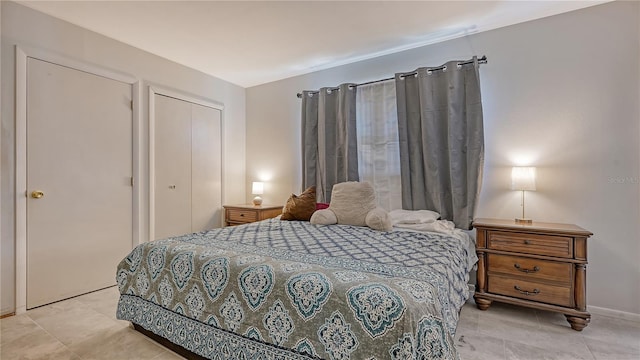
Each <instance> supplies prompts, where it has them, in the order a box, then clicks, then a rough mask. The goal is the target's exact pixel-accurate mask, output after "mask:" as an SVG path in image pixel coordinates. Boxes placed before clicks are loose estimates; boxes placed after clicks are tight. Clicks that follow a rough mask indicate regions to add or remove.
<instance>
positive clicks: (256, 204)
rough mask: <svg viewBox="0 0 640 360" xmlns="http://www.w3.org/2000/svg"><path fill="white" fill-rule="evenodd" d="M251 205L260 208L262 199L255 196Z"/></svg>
mask: <svg viewBox="0 0 640 360" xmlns="http://www.w3.org/2000/svg"><path fill="white" fill-rule="evenodd" d="M253 205H255V206H260V205H262V198H261V197H260V196H256V197H254V198H253Z"/></svg>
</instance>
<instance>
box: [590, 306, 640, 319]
mask: <svg viewBox="0 0 640 360" xmlns="http://www.w3.org/2000/svg"><path fill="white" fill-rule="evenodd" d="M587 311H588V312H590V313H591V314H592V315H601V316H608V317H612V318H616V319H622V320H629V321H635V322H640V314H635V313H630V312H626V311H620V310H614V309H608V308H603V307H599V306H590V305H587Z"/></svg>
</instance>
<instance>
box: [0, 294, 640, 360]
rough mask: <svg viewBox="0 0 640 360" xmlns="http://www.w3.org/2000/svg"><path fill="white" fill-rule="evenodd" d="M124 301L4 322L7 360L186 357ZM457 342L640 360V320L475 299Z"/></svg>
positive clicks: (470, 350)
mask: <svg viewBox="0 0 640 360" xmlns="http://www.w3.org/2000/svg"><path fill="white" fill-rule="evenodd" d="M117 301H118V290H117V288H116V287H112V288H108V289H105V290H101V291H98V292H94V293H91V294H87V295H83V296H79V297H76V298H73V299H69V300H66V301H62V302H59V303H55V304H52V305H48V306H44V307H41V308H38V309H34V310H30V311H28V312H27V313H26V314H23V315H19V316H11V317H8V318H5V319H2V320H0V325H1V329H2V331H1V333H0V359H2V360H14V359H15V360H18V359H25V360H27V359H29V360H31V359H39V360H43V359H52V360H53V359H55V360H58V359H60V360H63V359H64V360H67V359H69V360H72V359H73V360H79V359H96V360H97V359H117V360H125V359H141V360H142V359H152V360H172V359H173V360H175V359H182V357H180V356H178V355H176V354H175V353H173V352H171V351H169V350H167V349H165V348H164V347H162V346H160V345H158V344H157V343H156V342H154V341H152V340H150V339H148V338H147V337H145V336H143V335H141V334H139V333H138V332H137V331H135V330H133V329H132V328H131V327H130V326H129V323H128V322H125V321H120V320H116V318H115V309H116V304H117ZM456 343H457V347H458V350H459V352H460V357H461V359H462V360H476V359H477V360H483V359H489V360H502V359H532V360H533V359H536V360H537V359H562V360H564V359H567V360H569V359H592V360H594V359H603V360H626V359H629V360H631V359H633V360H640V322H632V321H625V320H618V319H613V318H609V317H605V316H597V315H596V316H593V317H592V319H591V324H590V325H589V326H587V327H586V328H585V329H584V330H583V331H582V332H577V331H574V330H571V328H570V327H569V325H568V323H567V322H566V321H565V319H564V316H563V315H561V314H556V313H550V312H542V311H536V310H532V309H526V308H521V307H516V306H511V305H506V304H499V303H494V304H493V305H492V306H491V308H489V310H488V311H480V310H478V309H477V308H476V307H475V305H474V304H473V300H470V301H469V302H468V303H467V304H466V305H465V306H464V308H463V309H462V315H461V319H460V324H459V327H458V332H457V335H456Z"/></svg>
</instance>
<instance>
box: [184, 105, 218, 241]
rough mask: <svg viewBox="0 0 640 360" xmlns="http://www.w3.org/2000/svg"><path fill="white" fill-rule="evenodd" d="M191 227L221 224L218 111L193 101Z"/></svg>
mask: <svg viewBox="0 0 640 360" xmlns="http://www.w3.org/2000/svg"><path fill="white" fill-rule="evenodd" d="M191 110H192V111H191V121H192V153H191V161H192V167H191V176H192V177H191V179H192V180H191V181H192V196H191V199H192V203H191V209H192V212H191V214H192V215H191V216H192V217H191V231H193V232H198V231H203V230H208V229H213V228H217V227H221V226H222V199H221V194H222V164H221V153H222V147H221V137H220V121H221V111H220V110H218V109H213V108H210V107H205V106H202V105H197V104H192V107H191Z"/></svg>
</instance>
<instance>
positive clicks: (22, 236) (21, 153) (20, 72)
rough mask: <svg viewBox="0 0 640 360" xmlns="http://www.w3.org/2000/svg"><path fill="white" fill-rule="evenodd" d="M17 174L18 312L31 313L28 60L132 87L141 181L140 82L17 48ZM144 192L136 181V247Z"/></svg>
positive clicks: (136, 160)
mask: <svg viewBox="0 0 640 360" xmlns="http://www.w3.org/2000/svg"><path fill="white" fill-rule="evenodd" d="M15 50H16V58H15V60H16V159H15V161H16V170H15V171H16V172H15V239H16V249H15V251H16V252H15V272H16V280H15V281H16V283H15V287H16V293H15V312H16V314H21V313H24V312H26V311H27V60H28V59H29V58H33V59H37V60H41V61H45V62H49V63H52V64H55V65H60V66H64V67H67V68H70V69H73V70H78V71H82V72H86V73H89V74H93V75H97V76H101V77H104V78H108V79H111V80H115V81H119V82H122V83H125V84H129V85H131V90H132V94H131V95H132V101H133V109H132V124H131V130H132V132H131V137H132V148H131V150H132V157H133V158H132V167H133V168H132V175H133V177H134V179H140V178H141V175H142V174H141V166H140V164H141V154H142V151H141V150H142V149H141V146H142V141H141V129H140V125H141V122H140V119H141V118H142V116H141V114H140V111H141V109H142V107H141V106H140V100H141V99H142V96H141V95H142V94H141V86H140V81H139V80H138V79H137V78H136V77H134V76H132V75H129V74H126V73H122V72H120V71H117V70H113V69H109V68H106V67H103V66H100V65H96V64H90V63H87V62H83V61H79V60H75V59H71V58H68V57H65V56H63V55H60V54H56V53H54V52H51V51H48V50H42V49H38V48H32V47H28V46H23V45H16V46H15ZM141 196H142V191H141V190H140V181H134V185H133V190H132V199H131V200H132V215H133V218H132V229H133V234H132V239H133V241H132V244H131V248H132V249H133V247H135V246H136V245H138V244H139V243H140V241H141V239H142V234H141V230H142V229H143V225H142V220H143V218H144V217H143V216H142V213H141V212H142V210H143V209H142V207H141V204H142V199H141Z"/></svg>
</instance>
